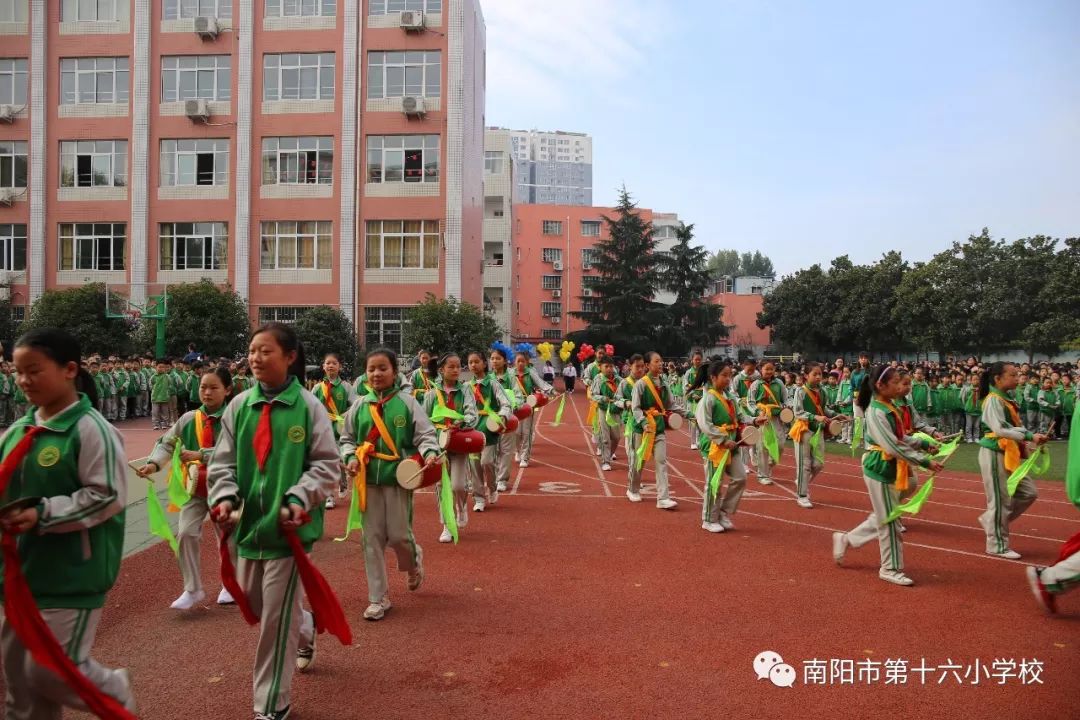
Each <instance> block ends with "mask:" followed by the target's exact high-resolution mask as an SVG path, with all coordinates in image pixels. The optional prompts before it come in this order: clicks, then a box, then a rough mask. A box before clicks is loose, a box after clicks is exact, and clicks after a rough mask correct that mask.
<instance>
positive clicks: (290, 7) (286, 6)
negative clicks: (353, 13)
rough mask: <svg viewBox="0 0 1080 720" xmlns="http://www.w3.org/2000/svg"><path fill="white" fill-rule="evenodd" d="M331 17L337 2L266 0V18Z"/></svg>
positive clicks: (334, 0)
mask: <svg viewBox="0 0 1080 720" xmlns="http://www.w3.org/2000/svg"><path fill="white" fill-rule="evenodd" d="M319 15H322V16H323V17H332V16H334V15H337V0H266V17H316V16H319Z"/></svg>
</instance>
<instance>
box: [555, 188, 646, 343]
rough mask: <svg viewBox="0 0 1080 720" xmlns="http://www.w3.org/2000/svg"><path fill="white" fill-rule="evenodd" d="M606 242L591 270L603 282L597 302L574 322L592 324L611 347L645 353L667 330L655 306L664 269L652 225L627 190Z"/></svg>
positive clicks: (599, 246)
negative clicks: (662, 330)
mask: <svg viewBox="0 0 1080 720" xmlns="http://www.w3.org/2000/svg"><path fill="white" fill-rule="evenodd" d="M604 222H605V223H607V228H608V237H606V238H604V239H603V240H601V241H600V242H599V243H597V244H596V252H595V255H594V259H593V261H592V262H593V266H594V267H595V268H596V270H597V271H598V272H599V282H597V283H596V284H595V285H593V299H592V302H591V303H590V305H584V303H583V307H584V308H588V309H583V310H580V311H575V312H572V313H571V314H572V315H573V316H574V317H577V318H580V319H582V320H584V321H585V322H586V323H588V324H589V329H590V331H592V332H594V333H597V334H599V335H600V336H602V337H608V338H610V339H609V340H606V341H605V342H610V343H612V344H615V343H616V341H618V342H620V343H622V344H623V345H624V346H626V345H632V346H636V347H645V346H646V345H649V344H650V343H651V342H653V340H654V338H655V337H656V335H657V331H658V330H659V329H660V327H661V326H662V325H663V323H664V320H665V316H666V308H665V307H664V306H663V305H660V304H659V303H656V302H654V301H653V295H654V294H655V293H656V290H657V288H658V287H659V286H660V263H659V262H658V261H657V256H656V239H655V238H654V237H653V229H652V224H651V223H647V222H645V220H644V219H643V218H642V217H641V214H640V213H638V212H637V206H636V205H635V204H634V202H633V201H632V200H631V198H630V193H629V192H627V190H626V188H625V187H624V188H623V189H622V190H621V191H620V192H619V203H618V205H617V206H616V207H615V217H613V218H612V217H606V216H605V217H604Z"/></svg>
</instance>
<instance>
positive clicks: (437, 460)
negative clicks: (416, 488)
mask: <svg viewBox="0 0 1080 720" xmlns="http://www.w3.org/2000/svg"><path fill="white" fill-rule="evenodd" d="M444 462H446V454H445V453H439V454H438V455H436V456H435V462H434V463H432V464H433V465H441V464H442V463H444ZM427 469H428V466H427V465H426V464H424V465H421V466H420V469H419V470H417V471H416V472H415V473H413V475H412V477H410V478H409V479H408V481H407V482H406V483H405V484H406V485H412V484H413V482H415V481H416V478H418V477H420V476H421V475H423V474H424V472H425V471H426V470H427Z"/></svg>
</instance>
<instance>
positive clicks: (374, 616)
mask: <svg viewBox="0 0 1080 720" xmlns="http://www.w3.org/2000/svg"><path fill="white" fill-rule="evenodd" d="M391 607H392V605H390V597H389V596H387V597H384V598H383V599H382V601H380V602H377V603H371V604H370V605H368V606H367V610H365V611H364V619H365V620H382V619H383V616H384V615H386V611H387V610H389V609H390V608H391Z"/></svg>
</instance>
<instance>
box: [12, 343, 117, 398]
mask: <svg viewBox="0 0 1080 720" xmlns="http://www.w3.org/2000/svg"><path fill="white" fill-rule="evenodd" d="M15 347H16V348H21V347H24V348H30V349H32V350H36V351H38V352H39V353H41V354H42V355H44V356H45V357H47V358H49V359H50V360H52V361H53V362H54V363H56V364H57V365H60V366H67V365H69V364H71V363H74V364H75V367H76V368H78V371H77V372H76V374H75V392H79V393H82V394H83V395H85V396H86V397H87V398H89V400H90V404H91V405H97V401H98V394H97V383H95V382H94V378H93V376H91V375H90V372H89V371H88V370H87V369H86V368H85V367H83V366H82V363H81V360H82V350H81V348H80V347H79V341H78V340H76V339H75V338H74V337H73V336H72V335H71V334H70V333H68V332H66V331H64V330H60V329H58V328H39V329H37V330H31V331H30V332H27V333H25V334H23V335H22V336H21V337H20V338H19V339H18V340H16V341H15Z"/></svg>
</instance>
